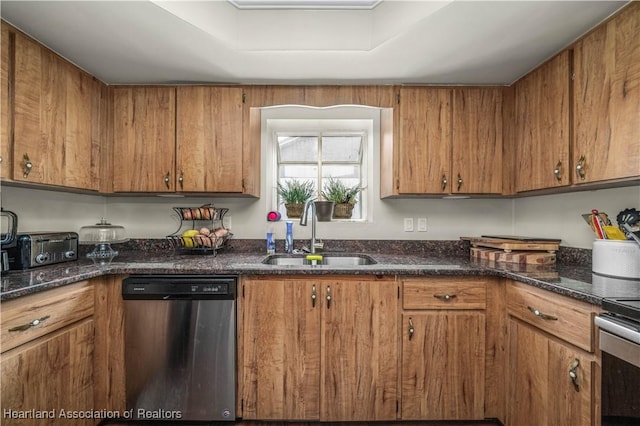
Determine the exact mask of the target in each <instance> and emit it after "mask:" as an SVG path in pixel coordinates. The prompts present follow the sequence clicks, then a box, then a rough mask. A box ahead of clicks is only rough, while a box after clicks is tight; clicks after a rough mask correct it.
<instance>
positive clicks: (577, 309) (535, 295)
mask: <svg viewBox="0 0 640 426" xmlns="http://www.w3.org/2000/svg"><path fill="white" fill-rule="evenodd" d="M507 310H508V312H509V315H511V316H512V317H515V318H518V319H520V320H522V321H524V322H527V323H529V324H531V325H533V326H535V327H537V328H539V329H541V330H544V331H546V332H547V333H550V334H552V335H554V336H556V337H558V338H560V339H562V340H564V341H566V342H569V343H571V344H573V345H575V346H578V347H579V348H581V349H584V350H586V351H589V352H593V350H594V337H593V336H594V327H593V317H594V315H595V312H596V307H595V306H594V305H591V304H589V303H584V302H580V301H578V300H575V299H572V298H570V297H567V296H562V295H559V294H556V293H553V292H550V291H546V290H541V289H538V288H535V287H531V286H528V285H526V284H521V283H516V282H511V283H509V285H508V286H507Z"/></svg>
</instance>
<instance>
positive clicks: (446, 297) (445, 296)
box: [433, 294, 456, 302]
mask: <svg viewBox="0 0 640 426" xmlns="http://www.w3.org/2000/svg"><path fill="white" fill-rule="evenodd" d="M433 297H435V298H436V299H440V300H442V301H444V302H448V301H450V300H451V299H455V298H456V295H455V294H434V295H433Z"/></svg>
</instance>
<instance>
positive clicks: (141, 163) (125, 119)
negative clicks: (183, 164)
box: [113, 87, 176, 192]
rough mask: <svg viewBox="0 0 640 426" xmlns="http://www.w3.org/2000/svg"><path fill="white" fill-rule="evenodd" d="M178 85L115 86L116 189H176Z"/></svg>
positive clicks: (148, 190)
mask: <svg viewBox="0 0 640 426" xmlns="http://www.w3.org/2000/svg"><path fill="white" fill-rule="evenodd" d="M175 96H176V89H175V88H174V87H117V88H115V89H114V94H113V97H114V119H113V121H114V123H113V139H114V141H113V149H114V150H113V190H114V192H174V191H175V188H176V185H175V183H176V175H175V169H176V167H175V157H176V150H175V147H176V145H175V117H176V114H175V111H176V110H175V108H176V102H175Z"/></svg>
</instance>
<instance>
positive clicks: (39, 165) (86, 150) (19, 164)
mask: <svg viewBox="0 0 640 426" xmlns="http://www.w3.org/2000/svg"><path fill="white" fill-rule="evenodd" d="M14 78H15V112H14V118H15V128H14V146H13V162H14V164H13V178H14V180H17V181H25V182H34V183H44V184H50V185H59V186H66V187H73V188H82V189H98V187H99V179H98V173H99V168H97V167H96V165H97V163H99V160H98V158H99V155H100V143H99V140H96V138H99V136H100V135H99V131H98V130H97V129H98V128H99V120H94V117H95V116H96V115H97V114H96V109H98V110H97V111H98V112H99V108H100V90H101V88H100V83H99V82H98V81H96V80H95V79H93V78H92V77H91V76H89V75H88V74H86V73H84V72H83V71H81V70H80V69H78V68H76V67H75V66H73V65H71V64H70V63H68V62H66V61H64V60H63V59H62V58H60V57H59V56H57V55H55V54H54V53H52V52H51V51H49V50H48V49H45V48H44V47H42V46H41V45H39V44H37V43H36V42H34V41H32V40H30V39H28V38H27V37H25V36H23V35H21V34H19V33H17V34H16V36H15V77H14Z"/></svg>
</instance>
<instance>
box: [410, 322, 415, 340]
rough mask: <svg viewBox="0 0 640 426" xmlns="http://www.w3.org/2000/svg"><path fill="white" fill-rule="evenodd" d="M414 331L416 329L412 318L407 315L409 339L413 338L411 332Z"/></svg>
mask: <svg viewBox="0 0 640 426" xmlns="http://www.w3.org/2000/svg"><path fill="white" fill-rule="evenodd" d="M415 332H416V329H415V328H413V319H412V318H411V317H409V340H411V339H413V334H414V333H415Z"/></svg>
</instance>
